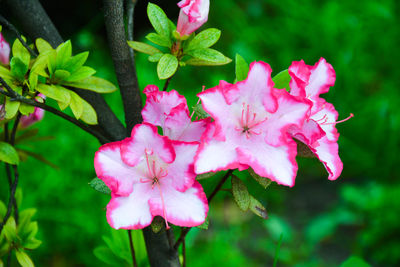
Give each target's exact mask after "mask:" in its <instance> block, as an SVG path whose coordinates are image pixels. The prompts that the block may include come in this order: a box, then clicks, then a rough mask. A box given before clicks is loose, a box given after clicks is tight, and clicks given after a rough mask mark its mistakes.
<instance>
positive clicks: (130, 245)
mask: <svg viewBox="0 0 400 267" xmlns="http://www.w3.org/2000/svg"><path fill="white" fill-rule="evenodd" d="M127 232H128V236H129V247H130V249H131V255H132V265H133V267H138V264H137V262H136V257H135V248H134V247H133V241H132V230H128V231H127Z"/></svg>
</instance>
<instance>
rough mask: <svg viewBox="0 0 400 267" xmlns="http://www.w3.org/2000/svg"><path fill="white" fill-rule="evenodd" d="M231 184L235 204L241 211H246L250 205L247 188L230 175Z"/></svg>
mask: <svg viewBox="0 0 400 267" xmlns="http://www.w3.org/2000/svg"><path fill="white" fill-rule="evenodd" d="M231 182H232V194H233V198H234V199H235V201H236V204H237V205H238V207H239V208H240V209H241V210H242V211H246V210H248V209H249V205H250V194H249V191H248V190H247V186H246V185H245V184H244V183H243V181H242V180H240V179H239V178H238V177H237V176H235V175H232V178H231Z"/></svg>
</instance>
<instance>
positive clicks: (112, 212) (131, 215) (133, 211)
mask: <svg viewBox="0 0 400 267" xmlns="http://www.w3.org/2000/svg"><path fill="white" fill-rule="evenodd" d="M152 196H153V190H152V189H151V186H150V185H149V184H141V183H138V184H135V186H134V189H133V191H132V193H131V194H130V195H129V196H126V197H120V196H116V195H112V198H111V200H110V202H109V203H108V205H107V221H108V223H109V224H110V225H111V227H113V228H115V229H121V228H122V229H142V228H144V227H146V226H148V225H150V224H151V221H152V220H153V215H152V214H151V212H150V206H149V199H150V198H151V197H152Z"/></svg>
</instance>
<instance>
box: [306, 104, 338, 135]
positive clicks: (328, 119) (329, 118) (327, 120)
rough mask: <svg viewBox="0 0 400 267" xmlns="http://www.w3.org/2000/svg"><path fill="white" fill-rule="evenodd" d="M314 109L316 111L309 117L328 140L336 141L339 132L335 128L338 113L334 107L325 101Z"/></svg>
mask: <svg viewBox="0 0 400 267" xmlns="http://www.w3.org/2000/svg"><path fill="white" fill-rule="evenodd" d="M316 109H317V111H316V112H315V113H314V114H312V116H311V117H310V118H311V119H312V120H314V121H315V122H317V123H318V124H319V126H320V127H321V128H322V130H323V131H324V132H325V134H326V137H327V138H328V140H330V141H337V140H338V139H339V133H338V131H337V129H336V120H337V119H338V117H339V114H338V112H337V111H336V109H335V107H334V106H333V105H332V104H331V103H328V102H325V103H324V104H322V105H321V106H319V107H318V108H316Z"/></svg>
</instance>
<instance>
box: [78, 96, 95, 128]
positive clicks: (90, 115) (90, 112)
mask: <svg viewBox="0 0 400 267" xmlns="http://www.w3.org/2000/svg"><path fill="white" fill-rule="evenodd" d="M82 103H83V113H82V116H81V120H83V121H84V122H86V123H87V124H90V125H96V124H97V114H96V111H95V110H94V108H93V107H92V106H91V105H90V104H89V103H88V102H86V101H85V100H83V99H82Z"/></svg>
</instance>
